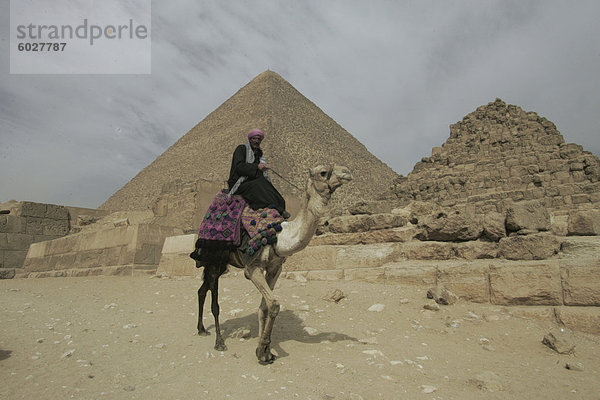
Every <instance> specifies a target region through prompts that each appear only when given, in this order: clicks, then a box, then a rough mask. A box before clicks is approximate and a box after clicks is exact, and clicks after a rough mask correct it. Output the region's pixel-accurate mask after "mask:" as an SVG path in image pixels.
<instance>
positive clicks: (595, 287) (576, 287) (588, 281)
mask: <svg viewBox="0 0 600 400" xmlns="http://www.w3.org/2000/svg"><path fill="white" fill-rule="evenodd" d="M560 276H561V279H562V287H563V295H564V301H565V305H568V306H600V258H599V259H595V260H590V259H587V260H586V259H583V260H576V261H571V260H569V261H567V260H561V265H560Z"/></svg>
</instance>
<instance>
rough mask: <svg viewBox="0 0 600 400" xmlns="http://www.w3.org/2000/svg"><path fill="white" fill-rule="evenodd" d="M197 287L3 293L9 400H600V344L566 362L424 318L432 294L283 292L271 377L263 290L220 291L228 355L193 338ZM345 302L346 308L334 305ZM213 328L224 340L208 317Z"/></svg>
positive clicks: (504, 335) (442, 314)
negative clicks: (263, 355) (265, 354)
mask: <svg viewBox="0 0 600 400" xmlns="http://www.w3.org/2000/svg"><path fill="white" fill-rule="evenodd" d="M200 283H201V281H200V279H198V278H193V277H188V278H178V279H165V278H154V277H152V278H151V277H149V276H139V277H89V278H47V279H13V280H5V281H0V321H1V325H0V376H1V377H2V384H1V385H0V398H2V399H71V398H73V399H148V398H152V399H262V400H264V399H544V400H548V399H599V398H600V357H599V354H600V351H599V350H600V337H598V336H593V335H587V334H583V333H579V332H575V333H574V335H575V337H574V342H573V343H574V344H575V345H576V348H575V353H574V354H572V355H561V354H558V353H556V352H555V351H553V350H551V349H550V348H548V347H547V346H545V345H544V344H542V339H543V337H544V335H545V334H547V333H548V332H550V330H552V329H554V328H556V327H555V326H553V325H551V323H550V322H544V321H542V320H539V319H528V318H523V317H518V316H516V314H515V312H514V310H513V309H511V308H509V307H499V306H494V305H489V304H472V303H466V302H459V303H457V304H455V305H452V306H440V310H439V311H432V310H425V309H424V308H423V305H424V304H426V303H427V299H426V295H425V293H426V289H427V288H417V287H412V286H407V287H405V286H399V285H384V284H372V283H361V282H312V281H310V282H307V283H302V282H297V281H292V280H280V282H278V284H277V287H276V294H277V295H278V296H279V298H280V301H281V304H282V310H281V312H280V314H279V317H278V318H277V321H276V322H275V328H274V331H273V352H274V353H276V354H277V356H278V358H277V359H276V360H275V362H274V363H273V364H271V365H267V366H263V365H260V364H259V363H258V362H257V359H256V356H255V354H254V351H255V348H256V344H257V341H258V339H257V336H256V335H257V325H258V324H257V321H256V318H257V316H256V308H257V307H258V304H259V302H260V297H259V295H258V292H256V290H255V289H254V287H253V286H252V284H251V283H250V282H249V281H247V280H245V279H244V277H243V275H241V274H240V273H230V274H228V275H226V276H225V277H223V278H222V279H221V281H220V283H221V286H220V299H221V301H220V303H221V320H222V328H223V330H224V334H225V340H226V345H227V347H228V349H227V351H225V352H220V351H216V350H214V349H213V346H214V334H212V335H210V336H208V337H201V336H198V335H197V334H196V322H197V321H196V318H197V315H198V311H197V297H196V291H197V288H198V287H199V285H200ZM335 289H339V290H341V291H342V292H343V293H344V294H345V296H346V297H345V298H344V299H342V300H340V301H339V303H335V302H332V301H327V300H325V299H324V297H326V296H327V295H328V294H330V293H331V292H333V290H335ZM369 310H371V311H369ZM539 310H540V312H543V311H544V308H539ZM204 323H205V325H206V326H207V328H208V329H209V330H210V331H214V326H213V319H212V316H211V314H210V308H209V304H206V306H205V317H204ZM244 330H247V331H249V332H246V333H247V337H246V338H243V337H240V336H244ZM566 364H570V366H571V368H572V369H566V368H565V365H566Z"/></svg>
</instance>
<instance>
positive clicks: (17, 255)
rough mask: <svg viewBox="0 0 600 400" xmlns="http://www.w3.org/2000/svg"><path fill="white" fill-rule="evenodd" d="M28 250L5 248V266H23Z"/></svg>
mask: <svg viewBox="0 0 600 400" xmlns="http://www.w3.org/2000/svg"><path fill="white" fill-rule="evenodd" d="M26 256H27V250H5V251H4V268H22V267H23V263H24V262H25V257H26Z"/></svg>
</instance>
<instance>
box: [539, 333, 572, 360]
mask: <svg viewBox="0 0 600 400" xmlns="http://www.w3.org/2000/svg"><path fill="white" fill-rule="evenodd" d="M574 339H575V338H574V336H573V333H572V332H571V331H569V330H567V329H565V328H560V329H554V330H552V331H551V332H549V333H547V334H546V335H545V336H544V339H543V340H542V343H543V344H545V345H546V346H548V347H550V348H551V349H552V350H554V351H556V352H557V353H558V354H573V352H574V351H575V340H574Z"/></svg>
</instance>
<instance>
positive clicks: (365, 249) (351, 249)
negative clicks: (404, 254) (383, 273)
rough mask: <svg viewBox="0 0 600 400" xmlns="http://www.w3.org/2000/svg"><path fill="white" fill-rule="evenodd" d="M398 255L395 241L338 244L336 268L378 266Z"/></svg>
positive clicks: (393, 259)
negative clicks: (359, 244) (360, 244)
mask: <svg viewBox="0 0 600 400" xmlns="http://www.w3.org/2000/svg"><path fill="white" fill-rule="evenodd" d="M398 256H399V253H398V246H397V244H396V243H380V244H367V245H362V246H340V247H338V250H337V255H336V260H335V265H336V268H369V267H371V268H372V267H380V266H382V265H384V264H386V263H389V262H392V261H395V260H396V259H397V258H398Z"/></svg>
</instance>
